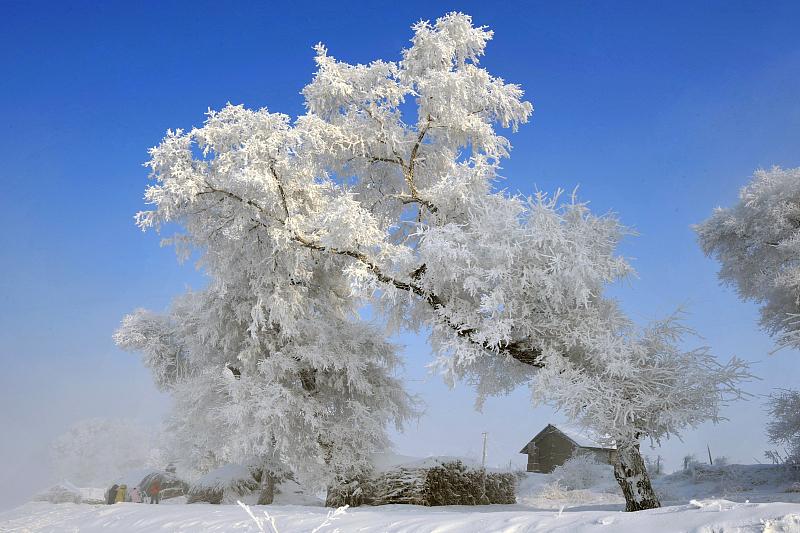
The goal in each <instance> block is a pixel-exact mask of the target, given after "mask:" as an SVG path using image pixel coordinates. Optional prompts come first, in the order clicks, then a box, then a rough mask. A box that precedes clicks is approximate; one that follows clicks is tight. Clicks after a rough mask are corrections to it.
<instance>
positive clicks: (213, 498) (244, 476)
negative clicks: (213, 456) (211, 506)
mask: <svg viewBox="0 0 800 533" xmlns="http://www.w3.org/2000/svg"><path fill="white" fill-rule="evenodd" d="M258 485H259V484H258V482H257V481H256V480H255V478H254V477H253V474H252V472H251V470H250V469H249V468H248V467H246V466H242V465H237V464H228V465H224V466H221V467H219V468H217V469H215V470H212V471H211V472H209V473H208V474H206V475H204V476H202V477H201V478H200V479H198V480H196V481H195V482H194V483H192V485H191V487H190V488H189V494H188V497H187V500H186V502H187V503H196V502H206V503H236V501H237V500H239V499H241V498H242V497H243V496H245V495H248V494H250V493H252V492H253V491H255V490H256V489H258Z"/></svg>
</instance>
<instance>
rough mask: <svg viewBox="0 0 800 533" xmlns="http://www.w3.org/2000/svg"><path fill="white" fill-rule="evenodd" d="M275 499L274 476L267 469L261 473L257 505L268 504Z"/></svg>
mask: <svg viewBox="0 0 800 533" xmlns="http://www.w3.org/2000/svg"><path fill="white" fill-rule="evenodd" d="M274 499H275V476H274V475H272V472H270V471H269V470H266V469H265V470H264V471H263V472H262V473H261V494H259V495H258V505H269V504H271V503H272V501H273V500H274Z"/></svg>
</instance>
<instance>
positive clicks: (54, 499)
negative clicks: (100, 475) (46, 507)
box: [33, 481, 82, 503]
mask: <svg viewBox="0 0 800 533" xmlns="http://www.w3.org/2000/svg"><path fill="white" fill-rule="evenodd" d="M33 501H35V502H50V503H81V501H82V494H81V489H79V488H78V487H76V486H75V485H73V484H72V483H70V482H68V481H62V482H61V483H57V484H55V485H53V486H52V487H49V488H48V489H47V490H44V491H42V492H40V493H38V494H36V495H35V496H34V497H33Z"/></svg>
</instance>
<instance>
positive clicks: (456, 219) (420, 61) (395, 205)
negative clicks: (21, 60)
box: [138, 13, 744, 510]
mask: <svg viewBox="0 0 800 533" xmlns="http://www.w3.org/2000/svg"><path fill="white" fill-rule="evenodd" d="M413 30H414V36H413V38H412V40H411V46H410V47H409V48H407V49H406V50H404V51H403V54H402V59H401V60H400V61H398V62H384V61H374V62H372V63H369V64H367V65H350V64H347V63H344V62H341V61H338V60H336V59H334V58H333V57H331V56H330V55H328V52H327V50H326V48H325V47H324V46H322V45H318V46H317V47H316V52H317V56H316V62H317V67H318V68H317V72H316V74H315V76H314V78H313V80H312V81H311V83H310V84H309V85H308V86H306V87H305V89H304V90H303V95H304V97H305V102H306V108H307V112H306V113H305V114H304V115H303V116H300V117H298V118H297V119H295V120H291V119H290V118H289V117H287V116H285V115H281V114H275V113H270V112H269V111H267V110H266V109H261V110H257V111H253V110H248V109H245V108H244V107H242V106H232V105H229V106H227V107H225V108H224V109H222V110H221V111H218V112H209V115H208V118H207V120H206V123H205V124H204V126H203V127H200V128H194V129H192V130H190V131H187V132H183V131H175V132H169V133H168V135H167V136H166V138H165V139H164V140H163V141H162V143H161V144H160V145H159V146H158V147H156V148H154V149H153V150H152V151H151V161H150V163H149V165H150V167H151V169H152V177H153V179H154V180H155V184H154V185H152V186H151V187H149V188H148V190H147V193H146V197H147V200H148V201H149V202H150V203H151V204H153V206H154V207H153V209H152V210H151V211H147V212H144V213H141V214H140V215H139V218H138V221H139V224H140V226H141V227H143V228H150V227H160V226H162V225H164V224H166V223H169V222H178V223H179V224H181V225H182V226H183V227H184V228H186V230H187V232H186V235H185V236H180V237H177V238H175V239H174V240H173V242H175V243H176V244H177V245H179V246H181V247H184V246H185V245H187V244H188V245H189V247H188V248H187V249H186V250H187V253H188V250H189V249H191V248H192V247H196V248H199V249H201V250H204V253H205V254H206V256H205V257H204V263H203V264H204V265H205V267H206V268H207V269H209V270H210V271H211V272H213V276H212V278H213V279H215V280H219V285H220V286H219V288H218V289H215V290H216V291H217V295H215V296H214V298H215V299H218V301H219V302H220V303H219V304H214V305H213V306H211V308H213V309H216V308H217V307H218V306H219V305H221V304H222V302H228V301H231V302H236V306H237V309H238V311H237V312H236V314H237V316H240V318H239V322H238V326H237V327H234V328H233V330H235V331H236V333H229V334H231V335H233V334H235V335H239V336H241V337H243V338H244V337H247V335H248V334H251V335H252V332H253V331H257V332H258V331H262V330H264V331H269V332H270V333H269V335H274V334H277V335H278V336H279V337H282V338H285V339H286V342H287V343H288V344H290V345H291V344H292V342H294V341H295V339H296V340H298V341H299V343H298V344H297V345H296V346H295V345H292V346H293V349H294V350H295V358H296V359H297V360H299V361H303V362H306V361H307V363H305V365H295V364H294V363H292V364H291V365H288V364H287V366H286V368H281V369H280V370H276V371H275V372H274V373H271V374H269V375H268V376H267V377H266V378H265V380H264V381H263V384H264V385H265V386H267V387H270V386H271V381H270V380H279V381H280V380H281V379H286V378H287V376H295V379H296V380H299V381H300V382H301V383H302V385H303V388H304V390H306V391H307V392H308V393H309V395H311V396H314V397H316V396H315V395H316V394H317V393H316V392H315V391H316V390H317V388H318V387H319V386H321V383H320V382H319V380H318V379H317V380H307V379H305V378H304V376H312V375H317V376H318V375H319V371H320V370H321V369H324V368H326V366H325V365H326V364H333V360H331V361H330V362H327V363H326V361H320V360H316V359H315V358H314V357H312V356H311V355H309V353H310V352H313V350H314V349H316V347H315V348H308V345H314V343H317V344H319V345H320V346H325V345H327V344H328V343H329V342H330V340H329V339H341V338H342V336H343V335H344V336H348V335H350V334H351V333H350V332H348V331H343V330H342V329H341V327H340V325H341V324H343V322H336V320H339V319H338V318H337V317H338V316H339V315H342V316H344V315H345V314H347V313H349V314H350V315H352V314H353V313H354V312H355V309H356V307H357V305H360V304H365V303H369V304H371V305H372V306H373V308H374V309H375V310H376V311H378V312H379V313H380V316H382V317H383V318H384V319H385V322H386V324H387V325H388V331H396V330H398V329H408V330H413V331H422V332H426V333H427V334H428V335H429V338H430V342H431V346H432V347H433V349H434V351H435V354H436V366H437V367H438V368H439V369H440V370H441V371H442V373H443V374H445V376H446V377H447V378H448V379H450V380H455V379H463V380H466V381H468V382H470V383H472V384H473V385H474V386H475V388H476V390H477V393H478V397H479V399H482V398H484V397H486V396H487V395H495V394H503V393H506V392H508V391H510V390H512V389H514V388H515V387H517V386H519V385H520V384H529V385H530V386H531V387H532V389H533V391H534V396H535V399H536V400H537V401H546V402H550V403H552V404H554V405H556V406H557V407H560V408H561V409H563V410H564V411H565V412H567V413H568V414H569V415H570V416H571V417H572V418H575V419H577V420H579V421H581V422H583V423H584V424H586V425H588V426H590V427H592V428H593V429H595V430H596V431H598V432H599V433H601V434H603V435H607V438H608V439H609V440H614V441H615V442H616V444H617V446H618V448H619V450H620V454H619V455H620V462H619V464H618V465H616V466H615V474H616V477H617V480H618V482H619V484H620V487H621V489H622V491H623V493H624V494H625V497H626V502H627V505H626V508H627V509H628V510H638V509H645V508H651V507H656V506H658V505H659V503H658V499H657V497H656V496H655V493H654V492H653V490H652V487H651V485H650V481H649V478H648V476H647V471H646V469H645V466H644V462H643V460H642V457H641V454H640V452H639V445H640V442H641V441H642V439H646V438H647V439H651V440H655V441H657V440H659V439H661V438H663V437H666V436H669V435H672V434H675V433H678V432H679V431H681V430H682V429H683V428H685V427H686V426H687V425H694V424H697V423H699V422H701V421H704V420H708V419H712V420H716V419H718V418H719V406H720V403H721V402H722V401H723V400H724V399H725V397H726V395H727V394H728V393H732V394H734V395H735V394H736V393H737V389H736V382H737V381H738V380H739V379H740V378H741V377H742V376H743V374H744V372H743V368H742V365H741V363H740V362H738V361H736V360H734V361H732V362H731V363H729V364H727V365H720V364H719V363H718V362H717V361H716V359H715V358H713V357H712V356H711V355H710V354H709V353H708V352H707V351H706V350H702V349H701V350H695V351H689V352H686V351H683V350H681V349H679V348H678V345H679V344H680V340H681V337H682V335H683V334H684V333H685V331H684V329H683V328H682V326H681V325H680V324H679V323H678V322H677V321H676V320H675V319H669V320H666V321H664V322H661V323H658V324H654V325H653V326H651V327H648V328H646V329H641V328H639V327H637V326H635V325H634V324H632V323H631V322H630V320H628V319H627V318H626V317H625V316H623V314H622V313H621V312H620V311H619V310H618V308H617V306H616V305H615V303H614V302H613V301H612V300H610V299H608V298H606V297H604V295H603V290H604V287H605V286H606V285H607V284H609V283H612V282H614V281H617V280H620V279H622V278H625V277H626V276H628V275H629V274H630V273H631V272H632V269H631V267H630V266H629V265H628V264H627V262H626V261H625V260H624V259H623V258H621V257H619V256H618V255H616V252H615V250H616V246H617V244H618V242H619V239H620V238H621V237H622V236H623V235H624V234H625V233H626V230H625V228H623V227H622V226H621V225H620V224H619V222H618V221H617V220H616V219H615V218H613V217H610V216H602V217H598V216H595V215H593V214H592V213H591V212H590V211H589V210H588V208H587V207H586V205H585V204H582V203H580V202H578V201H577V200H576V199H575V198H566V199H565V198H562V196H563V195H562V194H561V193H560V192H559V193H556V194H555V195H552V196H548V195H545V194H542V193H538V194H536V195H534V196H533V197H530V198H526V197H522V196H517V195H510V194H508V193H506V192H505V191H502V190H499V189H498V188H497V184H496V180H497V172H498V169H499V165H500V163H501V161H502V159H503V158H506V157H508V156H509V154H510V150H511V146H510V143H509V141H508V140H507V139H506V138H505V137H504V136H502V135H501V134H500V133H499V132H498V129H510V130H511V131H513V130H515V129H516V128H517V127H518V126H519V125H520V124H522V123H524V122H527V121H528V119H529V118H530V116H531V113H532V106H531V104H530V103H529V102H527V101H525V100H523V91H522V90H521V88H520V87H519V86H517V85H514V84H510V83H506V82H505V81H504V80H502V79H500V78H497V77H494V76H492V75H490V74H489V73H488V72H487V71H486V70H485V69H483V68H482V67H480V65H479V59H480V57H481V56H482V55H483V53H484V50H485V47H486V44H487V42H488V41H489V40H490V39H491V37H492V32H491V31H488V30H486V29H485V28H482V27H474V26H473V25H472V21H471V19H470V17H468V16H466V15H463V14H459V13H452V14H449V15H446V16H444V17H442V18H440V19H438V20H437V21H436V22H435V23H433V24H431V23H428V22H420V23H418V24H416V25H415V26H414V27H413ZM311 265H313V267H312V266H311ZM276 276H277V277H278V278H279V279H280V280H281V283H273V281H271V280H273V278H275V277H276ZM228 279H236V280H239V281H237V282H236V283H235V285H236V286H237V287H238V289H237V291H235V292H233V293H231V292H229V290H228V287H227V283H228V282H227V281H225V280H228ZM309 298H310V299H311V300H312V301H316V300H315V299H319V301H320V302H324V303H320V305H319V309H318V311H317V312H316V313H312V314H309V315H308V316H306V315H305V314H303V312H301V311H302V309H305V307H306V305H305V303H304V302H306V301H307V300H306V299H309ZM328 299H332V300H333V301H332V302H328V301H327V300H328ZM328 305H332V306H333V308H334V309H336V308H340V307H343V308H346V310H347V313H345V312H344V311H342V312H340V313H331V312H330V310H329V309H328ZM238 306H241V308H239V307H238ZM192 316H194V317H196V316H197V315H196V314H195V313H192ZM241 317H244V318H245V319H246V320H243V319H242V318H241ZM192 320H194V322H192V321H191V320H187V319H185V318H178V319H177V320H176V324H178V327H183V326H182V325H181V324H185V323H187V322H191V327H192V328H197V330H198V331H202V330H203V329H204V328H205V327H206V326H205V324H206V322H207V319H206V318H204V317H203V316H200V317H199V318H193V319H192ZM332 320H333V322H331V321H332ZM245 323H247V324H248V325H247V326H246V327H245ZM237 328H238V329H237ZM223 330H224V331H231V330H229V329H228V328H223ZM273 332H274V333H273ZM265 335H266V333H265ZM157 337H158V336H156V338H157ZM199 338H200V339H203V338H205V337H204V335H201V336H200V337H199ZM158 342H160V341H157V342H156V344H158ZM192 342H195V341H192ZM197 342H203V341H197ZM248 342H249V341H248ZM270 342H273V341H270ZM374 342H376V343H377V341H374ZM334 344H335V343H334ZM205 347H206V346H205V345H204V349H205ZM216 349H217V348H213V349H212V350H216ZM274 349H275V348H273V347H272V344H269V343H267V342H264V343H263V345H262V344H259V346H258V347H254V348H252V349H248V350H245V351H243V352H242V353H241V354H239V355H236V357H233V358H232V357H231V356H230V355H228V356H226V358H223V359H220V360H219V363H220V364H222V363H223V362H224V363H225V364H232V365H234V366H236V368H239V366H242V365H245V366H246V364H248V363H247V362H248V361H249V362H250V363H251V364H256V365H258V364H263V363H259V361H269V360H270V358H272V357H273V356H272V355H271V354H272V353H273V350H274ZM379 352H380V353H384V352H383V351H379ZM222 353H228V354H234V353H235V352H222ZM373 353H374V350H369V349H360V350H356V351H355V352H354V353H353V356H352V363H351V364H349V365H347V370H348V371H350V370H351V369H353V366H351V365H356V361H359V360H361V361H365V362H366V361H370V360H371V359H370V358H371V357H375V356H374V355H372V354H373ZM306 358H309V359H306ZM294 360H295V359H291V358H289V359H287V361H294ZM239 361H241V362H239ZM267 364H268V365H271V363H267ZM173 368H174V369H177V368H180V365H179V364H170V365H168V366H167V367H166V372H167V374H170V373H172V372H174V370H173ZM353 370H355V369H353ZM314 371H316V372H317V374H314V373H313V372H314ZM304 372H305V374H304ZM382 385H383V386H389V384H387V383H383V384H382ZM391 385H392V386H394V385H395V384H394V383H392V384H391ZM377 387H378V384H376V389H375V390H377ZM392 390H396V389H392ZM399 396H400V392H395V393H392V394H388V395H387V400H386V403H387V404H388V405H392V406H395V405H399V403H400V402H399V401H397V400H396V398H397V397H399ZM323 398H324V397H323ZM390 399H391V400H390ZM328 400H330V398H329V399H328ZM321 401H322V400H321ZM293 408H294V406H289V407H287V410H289V411H290V410H291V409H293ZM256 411H257V412H260V411H258V410H256ZM392 412H393V413H400V412H402V411H401V410H399V409H394V411H392ZM275 415H277V413H276V412H275V411H273V412H271V413H270V412H269V411H266V412H265V416H262V418H261V419H260V421H259V422H260V423H267V421H268V420H269V419H270V417H271V416H275ZM365 416H368V415H365ZM322 449H325V448H324V446H323V448H322ZM304 451H305V450H304Z"/></svg>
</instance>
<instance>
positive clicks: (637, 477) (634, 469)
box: [614, 444, 661, 511]
mask: <svg viewBox="0 0 800 533" xmlns="http://www.w3.org/2000/svg"><path fill="white" fill-rule="evenodd" d="M617 454H618V455H617V461H616V463H615V464H614V477H615V478H616V480H617V483H619V486H620V488H621V489H622V494H624V495H625V510H626V511H643V510H644V509H655V508H657V507H661V503H660V502H659V501H658V496H656V493H655V491H654V490H653V485H652V484H651V483H650V476H649V475H648V474H647V468H645V466H644V459H642V454H641V453H640V452H639V445H638V444H636V445H634V446H625V447H620V448H618V449H617Z"/></svg>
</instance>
